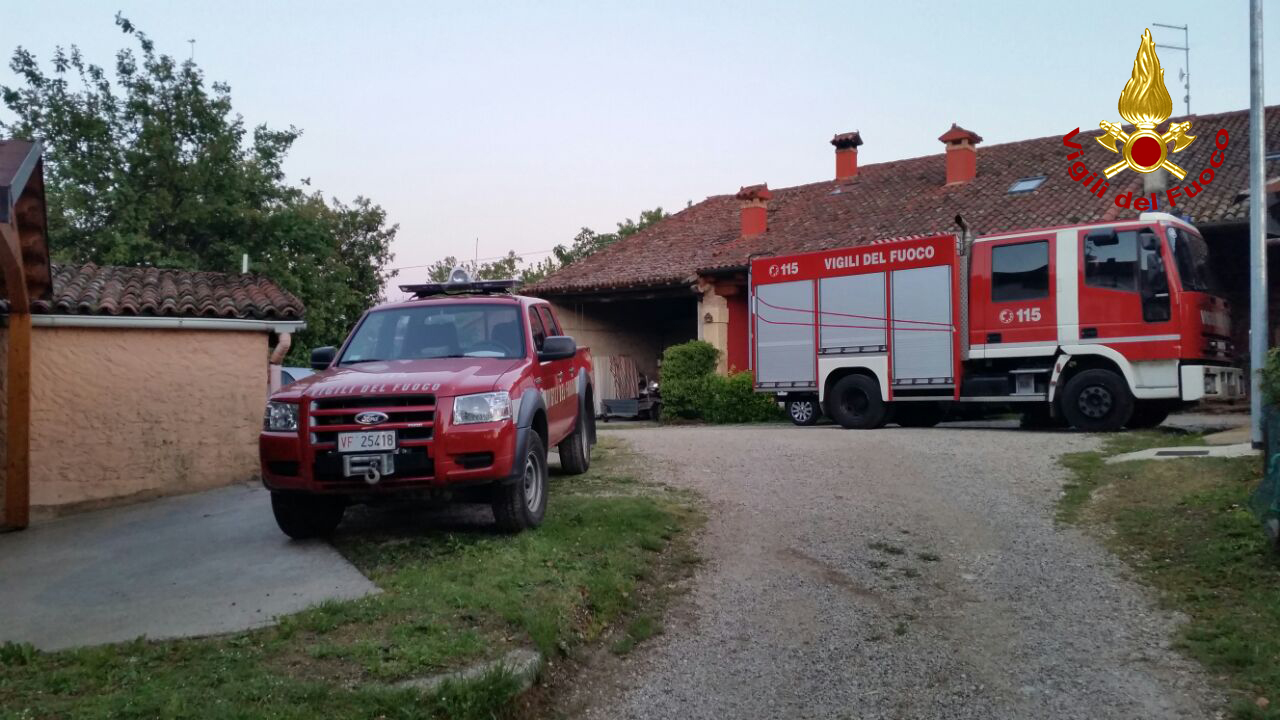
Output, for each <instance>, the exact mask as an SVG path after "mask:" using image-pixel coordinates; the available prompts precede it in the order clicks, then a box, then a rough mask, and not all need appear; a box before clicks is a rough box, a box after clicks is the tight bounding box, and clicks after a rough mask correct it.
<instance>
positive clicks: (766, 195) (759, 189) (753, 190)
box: [734, 183, 773, 200]
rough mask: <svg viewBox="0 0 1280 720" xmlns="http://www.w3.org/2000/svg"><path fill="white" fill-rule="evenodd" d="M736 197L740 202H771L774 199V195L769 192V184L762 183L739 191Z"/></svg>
mask: <svg viewBox="0 0 1280 720" xmlns="http://www.w3.org/2000/svg"><path fill="white" fill-rule="evenodd" d="M734 197H736V198H738V199H739V200H769V199H771V198H772V197H773V193H772V192H769V183H761V184H759V185H747V186H746V187H743V188H741V189H739V190H738V194H737V195H735V196H734Z"/></svg>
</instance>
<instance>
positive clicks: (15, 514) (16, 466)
mask: <svg viewBox="0 0 1280 720" xmlns="http://www.w3.org/2000/svg"><path fill="white" fill-rule="evenodd" d="M0 236H3V240H4V241H3V242H0V270H3V272H4V280H5V287H6V289H7V290H8V295H9V298H8V300H9V343H8V352H7V357H6V363H5V371H6V382H5V385H6V391H7V393H6V394H7V396H8V403H9V405H8V409H7V412H6V413H5V432H6V435H5V440H6V444H7V445H8V449H7V453H6V455H5V479H4V487H5V491H4V520H3V526H4V529H6V530H18V529H21V528H25V527H26V526H27V523H28V522H29V515H30V503H31V301H30V300H29V299H28V297H27V281H26V273H25V272H24V269H23V264H22V246H21V244H20V243H19V239H18V229H17V228H16V227H14V226H13V225H0Z"/></svg>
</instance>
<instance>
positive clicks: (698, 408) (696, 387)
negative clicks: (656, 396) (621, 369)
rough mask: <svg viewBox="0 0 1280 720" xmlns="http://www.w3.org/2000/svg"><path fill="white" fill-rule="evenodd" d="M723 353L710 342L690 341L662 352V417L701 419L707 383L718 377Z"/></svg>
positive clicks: (705, 399) (704, 406)
mask: <svg viewBox="0 0 1280 720" xmlns="http://www.w3.org/2000/svg"><path fill="white" fill-rule="evenodd" d="M719 359H720V351H719V350H717V349H716V348H715V346H714V345H712V344H711V343H709V342H703V341H702V340H690V341H689V342H687V343H681V344H680V345H672V346H671V347H669V348H667V349H666V350H665V351H663V353H662V374H661V375H660V381H661V383H662V408H663V414H664V415H669V416H673V417H680V418H686V419H692V418H698V417H701V416H702V412H703V410H704V409H705V408H706V401H707V384H708V382H709V380H710V378H712V377H714V376H715V372H716V362H717V361H718V360H719Z"/></svg>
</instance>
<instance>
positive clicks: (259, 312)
mask: <svg viewBox="0 0 1280 720" xmlns="http://www.w3.org/2000/svg"><path fill="white" fill-rule="evenodd" d="M31 305H32V306H31V310H32V312H35V313H41V314H56V315H117V316H138V315H144V316H152V317H192V318H236V319H244V320H301V319H302V316H303V312H304V310H303V307H302V301H301V300H299V299H298V298H296V297H294V296H293V294H291V293H289V292H286V291H285V290H282V289H280V287H279V286H277V285H276V284H275V283H273V282H271V281H270V280H268V279H266V278H264V277H261V276H259V275H228V274H225V273H215V272H195V271H191V270H169V269H160V268H150V267H110V266H107V267H99V266H97V265H93V264H89V265H54V266H53V299H52V300H36V301H35V302H33V303H32V304H31ZM5 309H6V310H7V307H6V308H5Z"/></svg>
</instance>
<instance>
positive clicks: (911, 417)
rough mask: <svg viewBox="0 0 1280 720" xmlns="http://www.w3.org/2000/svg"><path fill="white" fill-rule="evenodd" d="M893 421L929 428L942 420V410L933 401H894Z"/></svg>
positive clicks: (910, 426)
mask: <svg viewBox="0 0 1280 720" xmlns="http://www.w3.org/2000/svg"><path fill="white" fill-rule="evenodd" d="M894 404H895V405H897V407H895V408H894V409H893V421H894V422H896V423H898V424H899V425H901V426H902V427H909V428H931V427H933V426H934V425H937V424H938V423H940V422H942V416H943V410H942V408H940V407H938V406H937V405H934V404H933V403H914V402H913V403H894Z"/></svg>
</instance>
